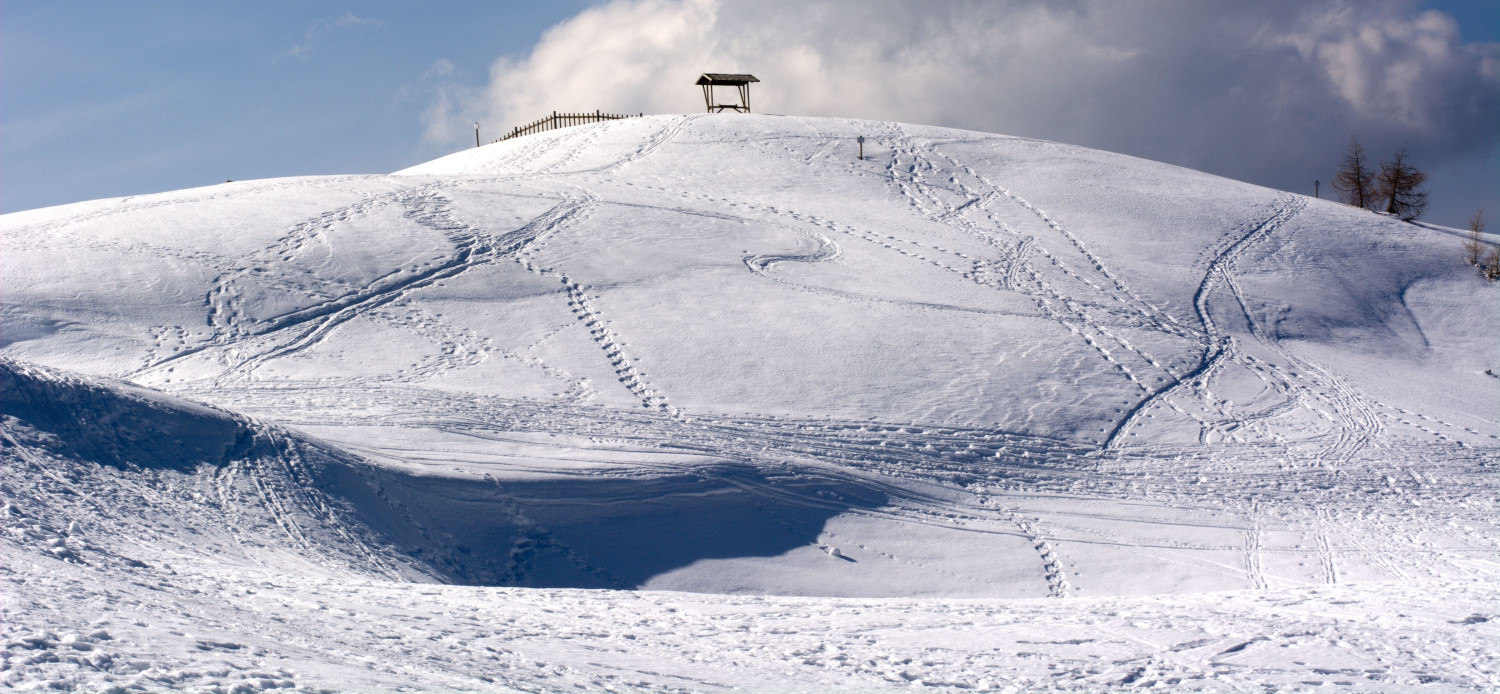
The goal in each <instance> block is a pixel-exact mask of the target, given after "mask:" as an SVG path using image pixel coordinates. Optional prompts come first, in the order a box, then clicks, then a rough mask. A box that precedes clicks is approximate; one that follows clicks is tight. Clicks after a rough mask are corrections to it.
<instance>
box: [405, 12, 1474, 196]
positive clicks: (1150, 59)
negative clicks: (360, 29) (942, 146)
mask: <svg viewBox="0 0 1500 694" xmlns="http://www.w3.org/2000/svg"><path fill="white" fill-rule="evenodd" d="M707 71H724V72H729V71H745V72H752V73H754V74H756V75H757V76H758V77H760V78H761V80H762V83H761V84H758V85H755V87H754V88H753V91H754V104H755V106H756V110H757V111H761V112H773V113H795V114H800V115H837V116H850V117H864V118H878V119H890V120H901V121H908V122H917V123H927V124H934V125H948V126H955V127H964V128H971V129H976V130H985V131H991V132H1002V133H1009V134H1015V135H1026V136H1034V137H1041V138H1047V139H1053V140H1060V141H1064V142H1070V143H1075V144H1081V145H1086V146H1092V147H1100V148H1103V149H1109V150H1113V151H1120V152H1126V153H1130V154H1136V155H1140V156H1145V157H1149V158H1153V159H1159V160H1164V161H1169V162H1173V163H1177V164H1182V165H1185V166H1191V167H1194V168H1199V169H1204V170H1208V171H1212V172H1215V173H1220V174H1224V175H1228V176H1232V177H1235V178H1241V179H1244V180H1250V181H1254V182H1258V183H1264V184H1267V185H1274V186H1279V187H1293V186H1295V187H1296V188H1297V189H1299V190H1300V189H1302V188H1304V187H1310V183H1311V179H1312V178H1313V177H1322V178H1324V179H1325V180H1326V178H1327V175H1328V174H1327V172H1328V170H1329V169H1330V168H1331V167H1332V165H1333V164H1334V163H1335V162H1336V161H1337V157H1338V153H1339V151H1340V150H1341V149H1342V147H1343V146H1344V144H1345V143H1346V142H1347V139H1348V137H1349V135H1350V134H1353V133H1355V132H1358V133H1360V135H1361V137H1362V138H1364V139H1365V140H1366V141H1367V143H1368V144H1369V145H1370V147H1371V150H1372V151H1373V152H1376V153H1383V152H1385V151H1388V150H1393V149H1394V148H1395V147H1397V146H1400V145H1401V144H1409V145H1410V146H1411V150H1412V152H1413V154H1414V155H1415V156H1416V157H1417V158H1418V160H1419V161H1423V160H1425V161H1427V162H1429V163H1431V164H1433V165H1435V166H1436V165H1438V164H1439V163H1440V162H1442V161H1446V160H1449V159H1462V158H1464V157H1472V156H1474V153H1475V152H1479V153H1481V156H1489V157H1496V156H1497V154H1496V152H1497V148H1500V132H1497V129H1496V128H1495V127H1494V123H1496V122H1500V45H1497V44H1465V43H1463V42H1462V40H1461V39H1460V37H1459V33H1458V29H1457V25H1456V24H1455V23H1454V21H1453V20H1452V19H1451V18H1450V17H1448V16H1447V15H1444V14H1441V13H1437V12H1425V13H1420V14H1418V13H1416V12H1414V11H1413V10H1412V9H1411V6H1410V4H1409V3H1408V2H1403V1H1402V0H1373V1H1371V2H1359V3H1354V2H1347V1H1341V0H1326V1H1323V2H1298V1H1295V0H1268V1H1266V2H1255V3H1245V2H1236V1H1232V0H1219V1H1202V2H1190V3H1183V2H1178V1H1175V0H1141V1H1139V2H1130V3H1120V2H1106V1H1094V0H1072V1H1068V2H1044V1H1042V0H994V1H983V0H969V1H961V0H952V1H949V2H941V3H938V2H926V1H922V2H907V1H901V0H840V1H834V2H819V3H808V2H806V1H805V0H614V1H613V2H609V3H608V4H605V5H602V6H598V7H595V8H592V9H589V10H587V11H585V12H583V13H581V14H579V15H577V16H575V17H573V18H572V19H569V20H567V21H565V22H563V23H561V24H559V25H557V26H556V27H554V28H552V29H551V30H549V31H548V32H547V33H546V34H545V35H543V36H542V38H541V41H540V42H539V43H538V45H537V46H536V48H535V50H534V51H533V52H532V53H531V55H530V56H527V57H526V58H524V59H521V60H499V61H497V62H496V63H495V64H494V65H493V66H492V68H491V71H490V80H489V83H488V84H487V85H485V86H483V87H481V88H470V89H458V88H451V89H447V90H444V91H443V92H442V93H441V94H440V95H439V96H438V97H437V98H435V99H434V100H433V103H432V105H431V107H430V108H429V109H428V111H427V113H426V117H425V119H424V120H425V122H426V126H427V136H428V138H429V139H433V140H438V141H449V142H457V141H459V140H461V139H462V137H463V136H464V135H465V134H467V133H468V132H469V130H468V128H469V127H470V124H471V123H472V122H473V121H476V120H477V121H480V122H482V123H484V124H485V127H486V128H488V129H489V130H491V131H492V132H499V131H501V130H503V129H504V128H506V127H508V126H510V125H514V124H519V123H522V122H529V121H531V120H534V119H536V118H538V117H540V116H542V115H544V114H547V113H550V112H551V111H553V110H593V109H596V108H600V109H604V110H607V111H624V112H636V111H645V112H647V113H663V112H691V111H696V110H698V109H701V108H702V99H701V95H700V92H699V91H698V90H697V88H695V87H694V86H693V80H694V79H695V78H696V77H697V75H698V73H700V72H707ZM1304 179H1305V180H1304Z"/></svg>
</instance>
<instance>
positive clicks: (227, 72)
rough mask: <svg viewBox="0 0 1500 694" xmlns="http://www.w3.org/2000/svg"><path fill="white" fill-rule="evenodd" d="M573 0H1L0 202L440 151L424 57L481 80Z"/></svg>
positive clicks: (52, 200) (391, 165) (394, 160)
mask: <svg viewBox="0 0 1500 694" xmlns="http://www.w3.org/2000/svg"><path fill="white" fill-rule="evenodd" d="M587 4H588V3H586V2H582V1H578V2H570V1H568V0H553V1H551V2H545V3H540V2H526V3H486V2H474V3H419V2H400V1H392V2H361V3H358V4H351V3H342V2H318V1H311V2H170V3H169V2H27V1H25V0H14V1H8V2H6V3H4V4H3V5H0V210H3V211H5V212H13V211H16V210H21V209H29V208H33V207H40V206H46V205H54V204H59V203H66V202H74V201H78V200H88V199H94V198H99V197H106V196H117V195H128V194H137V193H148V192H158V191H164V190H173V189H177V188H184V187H190V186H197V185H206V184H211V183H216V182H222V181H223V180H225V179H236V180H239V179H249V178H263V177H271V176H289V175H303V174H325V173H380V172H386V171H392V170H395V169H398V168H401V167H404V166H409V165H411V164H415V163H418V162H421V161H424V160H426V159H430V158H432V157H435V156H438V155H441V154H445V153H447V152H448V151H451V149H452V145H451V144H448V143H433V142H430V141H424V140H423V138H422V134H423V125H422V122H421V119H420V113H421V111H422V110H423V109H424V108H425V107H427V105H428V102H429V100H430V98H431V96H430V94H429V93H428V91H427V87H428V83H429V82H430V81H431V79H432V76H431V75H429V76H428V77H427V78H426V79H424V74H426V73H428V71H429V70H431V68H432V66H433V65H434V64H435V63H436V62H437V61H438V60H440V59H444V60H447V61H448V62H450V63H452V64H453V66H454V70H455V74H456V75H458V76H459V77H467V78H469V79H473V80H476V81H479V80H482V79H483V77H484V75H485V74H486V73H487V71H488V69H489V65H490V64H491V63H492V62H493V61H494V60H495V59H496V58H499V57H501V56H504V55H522V54H525V53H526V52H527V51H529V50H530V48H531V46H532V45H533V44H535V42H536V41H537V39H538V37H539V36H540V35H541V34H542V32H543V31H545V30H546V29H547V27H549V26H552V25H554V24H556V23H557V22H559V21H562V20H563V19H565V18H567V17H568V16H570V15H572V14H576V13H577V12H578V11H579V10H581V9H583V8H584V7H586V6H587ZM460 5H462V6H460Z"/></svg>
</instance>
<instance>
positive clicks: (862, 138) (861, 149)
mask: <svg viewBox="0 0 1500 694" xmlns="http://www.w3.org/2000/svg"><path fill="white" fill-rule="evenodd" d="M859 160H860V161H864V160H865V136H864V135H860V136H859Z"/></svg>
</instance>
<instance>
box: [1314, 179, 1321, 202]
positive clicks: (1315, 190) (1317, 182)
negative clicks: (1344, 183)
mask: <svg viewBox="0 0 1500 694" xmlns="http://www.w3.org/2000/svg"><path fill="white" fill-rule="evenodd" d="M1321 182H1322V181H1319V180H1318V179H1316V178H1314V179H1313V197H1315V198H1319V197H1322V196H1321V195H1318V184H1319V183H1321Z"/></svg>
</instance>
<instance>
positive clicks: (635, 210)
mask: <svg viewBox="0 0 1500 694" xmlns="http://www.w3.org/2000/svg"><path fill="white" fill-rule="evenodd" d="M861 135H862V136H864V137H865V138H866V141H865V154H866V157H865V159H864V160H860V159H858V158H857V157H856V156H855V153H856V147H857V145H856V144H855V138H856V137H857V136H861ZM0 235H3V241H4V250H5V253H4V254H3V255H0V265H3V267H0V277H3V282H4V292H3V293H0V321H3V324H0V357H3V360H0V406H3V414H4V416H5V419H4V423H3V433H4V446H3V447H0V458H3V465H4V470H5V473H4V475H5V476H4V479H3V484H0V493H3V495H4V501H5V514H6V529H7V534H6V536H5V537H4V539H3V542H5V543H6V544H5V549H4V551H5V556H6V562H5V567H4V569H3V575H4V576H5V578H6V580H7V581H8V583H6V586H7V588H6V591H7V592H6V605H5V608H4V610H5V612H4V619H3V620H0V622H3V629H4V630H5V637H6V639H7V640H6V642H5V645H4V649H3V652H0V659H3V660H0V682H3V683H4V685H6V686H10V687H13V688H25V687H45V686H52V687H56V688H67V687H73V688H75V689H81V690H89V691H93V690H108V689H109V688H110V687H118V688H119V691H128V690H130V688H131V687H136V688H144V689H153V688H157V689H160V688H171V689H195V688H196V689H200V690H203V691H215V690H218V691H254V690H258V689H269V688H287V687H291V688H299V689H306V690H313V689H319V688H327V689H333V690H336V691H342V690H348V691H382V690H393V689H397V688H400V687H409V688H415V689H418V690H423V691H460V690H461V691H515V690H521V691H632V690H635V691H716V690H720V689H729V688H738V689H748V690H751V691H759V690H776V691H804V690H805V691H825V690H839V689H842V690H857V691H866V690H879V689H886V688H898V687H899V688H902V689H906V688H910V687H914V686H919V685H920V686H929V687H940V688H943V687H946V688H950V689H955V690H959V689H962V690H974V689H978V690H986V689H995V690H1005V689H1007V688H1010V689H1015V690H1035V689H1058V690H1070V689H1071V690H1085V691H1093V690H1098V689H1105V688H1151V687H1166V688H1171V689H1174V690H1175V689H1183V690H1227V691H1245V690H1250V689H1295V688H1298V687H1308V688H1315V687H1318V686H1322V685H1327V686H1365V687H1370V688H1374V689H1381V690H1391V689H1410V688H1415V687H1419V686H1422V685H1431V686H1436V687H1438V688H1442V689H1445V690H1452V689H1475V690H1485V689H1492V688H1494V687H1495V686H1500V680H1497V679H1496V678H1497V677H1500V675H1497V670H1500V661H1497V659H1496V655H1495V653H1494V649H1493V648H1489V647H1487V644H1492V643H1494V642H1495V641H1496V637H1497V636H1500V634H1497V633H1496V631H1495V629H1496V627H1495V626H1494V625H1495V624H1496V622H1495V621H1494V614H1493V613H1494V610H1493V605H1494V604H1495V602H1496V601H1497V598H1500V596H1497V595H1496V591H1495V589H1494V588H1493V586H1494V585H1495V582H1494V581H1495V578H1496V577H1497V576H1496V573H1497V569H1500V564H1497V563H1496V560H1495V558H1496V556H1497V549H1500V548H1497V543H1496V539H1497V534H1496V530H1497V528H1496V522H1497V521H1496V519H1497V518H1500V515H1497V514H1496V513H1495V510H1496V509H1495V503H1494V498H1493V493H1492V492H1493V489H1494V484H1495V477H1494V475H1495V470H1494V461H1495V460H1496V458H1497V455H1500V411H1497V407H1496V403H1500V377H1495V376H1493V375H1491V373H1492V372H1493V371H1494V370H1495V369H1497V368H1500V364H1496V363H1494V361H1493V359H1494V355H1495V349H1494V347H1495V342H1494V334H1493V326H1494V325H1495V324H1496V322H1497V321H1496V319H1497V318H1500V316H1497V313H1496V307H1497V306H1500V295H1497V288H1496V286H1495V285H1491V284H1486V283H1484V282H1482V281H1481V280H1479V279H1478V278H1476V277H1475V276H1474V273H1473V272H1472V269H1471V268H1467V267H1465V266H1463V265H1462V264H1461V262H1460V260H1459V253H1458V249H1459V238H1458V235H1457V232H1454V231H1453V230H1449V229H1442V228H1437V227H1430V226H1423V225H1414V224H1407V223H1402V222H1400V221H1399V220H1395V219H1392V218H1389V217H1386V216H1383V215H1377V214H1373V213H1369V212H1365V211H1361V210H1354V209H1352V208H1348V207H1345V206H1342V205H1338V204H1335V203H1332V202H1329V201H1323V200H1316V199H1309V198H1306V197H1304V196H1299V195H1294V194H1290V193H1284V192H1278V191H1271V190H1266V189H1263V188H1258V187H1255V186H1249V185H1245V184H1240V183H1236V182H1233V181H1227V180H1224V179H1219V178H1215V177H1212V176H1207V175H1204V174H1201V173H1197V172H1193V171H1187V170H1183V169H1178V168H1175V167H1170V166H1165V165H1161V164H1156V163H1152V162H1146V161H1141V160H1137V159H1132V158H1129V157H1124V156H1119V155H1113V154H1108V153H1103V152H1097V151H1091V150H1086V149H1081V148H1075V147H1069V146H1065V145H1059V144H1056V143H1049V142H1039V141H1034V140H1024V139H1016V138H1008V137H1002V136H996V135H987V134H982V133H971V132H963V131H955V130H947V129H938V128H924V127H918V126H908V125H901V124H893V123H879V122H868V121H848V120H836V119H810V118H809V119H803V118H788V117H777V116H748V115H743V114H741V115H736V116H731V115H720V116H657V117H646V118H636V119H628V120H623V121H611V122H607V123H599V124H593V125H588V126H579V127H575V128H568V129H563V130H557V131H552V132H548V133H543V134H539V135H535V136H529V137H526V138H517V139H515V140H510V141H507V142H504V143H500V144H495V145H489V146H485V147H481V148H476V149H473V150H468V151H464V152H460V153H457V154H454V155H452V156H449V157H445V158H443V159H439V160H436V161H433V162H429V163H427V164H423V165H421V166H417V167H413V168H412V169H408V170H406V171H402V172H398V173H397V174H393V175H386V176H339V177H309V178H296V179H282V180H275V181H251V182H241V183H234V184H225V185H222V186H211V187H207V188H202V189H196V190H189V191H179V192H175V193H168V194H163V195H155V196H139V197H135V198H127V199H121V200H113V201H97V202H91V203H83V204H80V205H72V206H65V207H59V208H51V209H46V210H36V211H31V212H24V213H18V214H12V215H6V216H5V217H3V218H0ZM1487 369H1488V370H1489V371H1486V370H1487ZM580 589H588V590H580ZM597 589H607V590H597ZM671 591H687V592H688V593H674V592H671ZM689 593H697V594H700V595H696V596H695V595H692V594H689ZM959 598H962V600H957V599H959Z"/></svg>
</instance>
